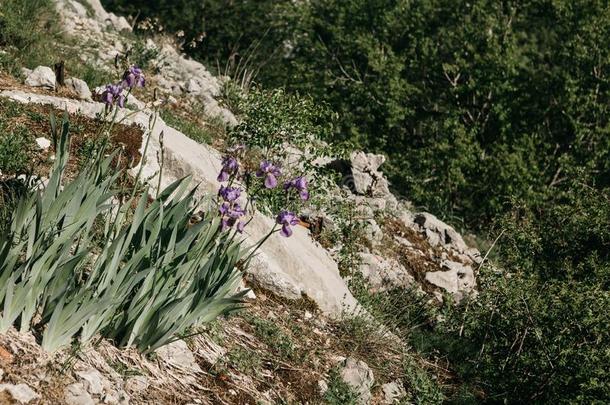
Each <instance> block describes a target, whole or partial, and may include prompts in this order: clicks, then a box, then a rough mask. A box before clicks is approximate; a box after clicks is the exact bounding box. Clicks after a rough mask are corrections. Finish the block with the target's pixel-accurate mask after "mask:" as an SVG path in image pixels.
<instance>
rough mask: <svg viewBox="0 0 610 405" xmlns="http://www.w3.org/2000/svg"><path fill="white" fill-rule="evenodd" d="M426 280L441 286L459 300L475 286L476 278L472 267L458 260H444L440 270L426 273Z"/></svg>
mask: <svg viewBox="0 0 610 405" xmlns="http://www.w3.org/2000/svg"><path fill="white" fill-rule="evenodd" d="M425 278H426V281H427V282H429V283H430V284H432V285H435V286H437V287H439V288H442V289H443V290H445V291H446V292H448V293H449V294H451V295H452V296H453V299H454V300H455V301H456V302H459V301H461V300H462V298H464V297H465V296H466V295H467V294H469V293H471V292H473V290H474V288H475V287H476V278H475V276H474V271H473V270H472V267H470V266H465V265H463V264H461V263H458V262H453V261H450V260H445V261H443V263H442V270H441V271H434V272H428V273H426V277H425Z"/></svg>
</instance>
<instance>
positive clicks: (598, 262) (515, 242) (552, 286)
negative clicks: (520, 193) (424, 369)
mask: <svg viewBox="0 0 610 405" xmlns="http://www.w3.org/2000/svg"><path fill="white" fill-rule="evenodd" d="M572 187H573V191H572V192H570V193H567V194H566V195H564V196H563V198H562V200H561V202H559V203H558V204H557V205H556V206H554V207H552V208H551V209H548V208H541V207H536V206H533V207H532V206H528V205H521V206H520V207H519V209H517V210H515V211H514V212H513V213H511V214H510V215H507V216H506V217H505V218H504V219H503V220H502V221H500V222H499V226H500V227H501V228H502V229H504V230H505V234H504V235H505V236H504V239H503V240H501V242H500V243H499V252H498V261H499V265H501V266H502V268H504V269H505V270H504V271H498V270H494V269H492V268H487V269H486V270H485V271H484V272H483V273H482V274H481V276H480V279H479V280H480V283H481V293H480V295H479V297H478V298H477V299H476V300H474V301H471V302H470V303H469V304H468V310H467V311H466V312H465V313H464V314H458V316H457V317H456V318H455V319H454V321H455V322H454V323H453V325H454V331H456V332H457V331H458V330H460V328H461V327H463V338H462V339H461V340H460V341H459V342H457V343H458V344H459V345H460V346H461V349H462V352H461V353H459V356H456V357H455V358H454V362H453V363H454V364H457V365H462V366H463V370H462V374H463V375H464V376H467V377H468V378H469V379H472V381H473V382H475V383H478V384H480V385H481V386H482V387H483V388H484V390H485V391H486V392H487V393H488V400H489V401H490V402H497V401H501V400H509V401H515V402H538V403H601V402H603V401H604V400H605V399H607V398H609V397H610V384H609V382H608V379H607V375H608V364H610V332H609V330H608V324H609V322H610V310H609V309H610V256H609V255H610V229H609V227H608V224H609V223H610V199H609V198H610V195H609V194H608V190H606V191H605V192H599V191H596V190H593V189H591V188H590V187H589V186H586V185H585V184H583V183H576V184H572ZM460 342H461V343H460ZM464 348H466V349H468V350H466V351H463V349H464ZM457 354H458V353H454V355H457Z"/></svg>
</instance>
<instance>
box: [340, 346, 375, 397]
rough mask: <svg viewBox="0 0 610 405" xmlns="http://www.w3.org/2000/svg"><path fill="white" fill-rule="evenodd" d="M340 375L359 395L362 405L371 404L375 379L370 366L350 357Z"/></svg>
mask: <svg viewBox="0 0 610 405" xmlns="http://www.w3.org/2000/svg"><path fill="white" fill-rule="evenodd" d="M340 375H341V379H342V380H343V381H345V383H346V384H347V385H349V386H350V387H352V388H353V389H354V391H355V392H357V393H358V398H359V403H360V404H368V403H370V401H371V388H372V387H373V384H374V383H375V377H374V376H373V371H372V370H371V369H370V367H369V366H368V364H366V363H365V362H363V361H360V360H356V359H354V358H353V357H348V358H347V359H345V361H344V362H343V364H342V369H341V372H340Z"/></svg>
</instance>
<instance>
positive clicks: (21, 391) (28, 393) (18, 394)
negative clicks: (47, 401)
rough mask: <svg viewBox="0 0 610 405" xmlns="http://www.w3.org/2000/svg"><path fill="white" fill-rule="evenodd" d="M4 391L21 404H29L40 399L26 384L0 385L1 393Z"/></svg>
mask: <svg viewBox="0 0 610 405" xmlns="http://www.w3.org/2000/svg"><path fill="white" fill-rule="evenodd" d="M2 391H6V392H8V393H9V395H10V396H11V397H13V399H14V400H15V401H17V402H18V403H20V404H27V403H30V402H32V401H34V400H36V399H38V398H40V395H38V394H37V393H36V392H34V390H32V389H31V388H30V387H28V386H27V385H26V384H17V385H13V384H0V392H2Z"/></svg>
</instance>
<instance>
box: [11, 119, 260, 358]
mask: <svg viewBox="0 0 610 405" xmlns="http://www.w3.org/2000/svg"><path fill="white" fill-rule="evenodd" d="M53 127H54V128H55V125H53ZM56 139H57V140H58V150H57V159H56V162H55V165H54V168H53V171H52V174H51V177H50V179H49V182H48V185H47V186H46V187H45V188H44V189H43V190H42V191H36V190H33V191H30V192H29V193H27V194H26V195H25V196H24V197H22V198H21V199H20V200H19V202H18V203H17V205H16V209H15V211H14V212H13V215H12V218H11V227H10V230H9V232H7V233H5V234H2V235H1V236H0V286H1V287H0V305H1V308H2V313H1V316H0V332H2V331H6V330H7V329H8V328H9V327H11V326H12V325H13V324H14V323H15V322H16V321H19V323H20V325H21V330H28V329H30V328H34V329H35V330H38V331H40V332H41V334H42V345H43V347H44V348H45V349H46V350H49V351H54V350H56V349H57V348H59V347H61V346H63V345H66V344H69V343H70V341H71V340H72V339H73V338H74V337H76V336H78V337H79V339H80V341H81V342H83V343H84V342H87V341H89V340H91V339H92V338H93V337H94V336H95V335H96V334H97V333H98V332H101V333H102V334H103V335H105V336H107V337H111V338H113V339H115V340H116V341H117V343H118V344H121V345H127V346H129V345H132V344H134V345H136V346H137V347H138V348H139V349H140V350H141V351H152V350H154V349H156V348H157V347H159V346H161V345H164V344H166V343H168V342H170V341H172V340H173V339H176V338H177V337H178V336H180V334H183V333H184V332H186V331H187V330H188V329H189V328H190V327H191V326H193V325H195V324H197V323H200V322H207V321H210V320H213V319H214V318H215V317H217V316H218V315H220V314H223V313H226V312H229V311H232V310H235V309H236V308H238V307H239V303H240V298H241V296H242V295H243V293H238V294H235V295H232V291H233V289H234V287H235V285H236V282H237V281H238V279H239V275H240V273H239V271H238V270H237V269H236V266H237V263H238V261H240V260H245V263H244V264H245V265H247V258H245V257H244V254H245V253H247V252H248V251H247V250H243V249H241V247H240V244H239V243H238V242H237V241H235V240H234V237H233V234H232V233H230V232H222V231H221V230H220V218H218V217H215V216H208V217H207V218H206V219H204V220H203V221H201V222H199V223H197V224H195V225H191V224H190V220H191V218H192V216H193V214H194V212H195V209H196V208H195V207H196V204H195V201H194V197H193V196H194V191H191V192H189V193H186V189H187V186H188V178H185V179H182V180H179V181H177V182H175V183H174V184H172V185H170V186H168V188H166V189H165V190H163V191H162V192H161V193H160V194H159V196H158V197H157V198H156V199H155V200H154V201H153V202H152V203H150V204H148V198H147V189H145V190H144V191H142V192H140V193H132V195H133V196H132V197H131V198H126V199H124V200H123V203H122V204H121V205H119V206H118V208H116V209H113V204H112V203H111V199H112V198H113V196H121V195H124V194H125V193H124V191H123V192H122V191H121V190H120V189H119V188H118V184H117V179H118V178H119V176H120V171H119V172H117V171H116V170H115V169H114V168H113V166H112V162H113V159H114V158H115V155H116V152H115V153H114V154H112V155H110V156H109V157H107V158H104V157H103V156H104V150H100V151H99V153H98V155H97V156H96V158H95V160H94V161H93V162H91V164H90V165H89V166H88V167H86V168H85V169H83V171H82V172H81V173H80V174H79V175H78V177H77V178H76V179H75V180H73V181H72V182H70V183H68V184H65V185H63V184H62V181H61V179H62V175H63V171H64V169H65V166H66V163H67V160H68V155H67V146H68V143H69V141H68V124H67V122H64V124H63V125H62V129H61V136H56ZM133 206H135V209H134V210H132V209H131V207H133ZM37 315H39V316H37Z"/></svg>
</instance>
